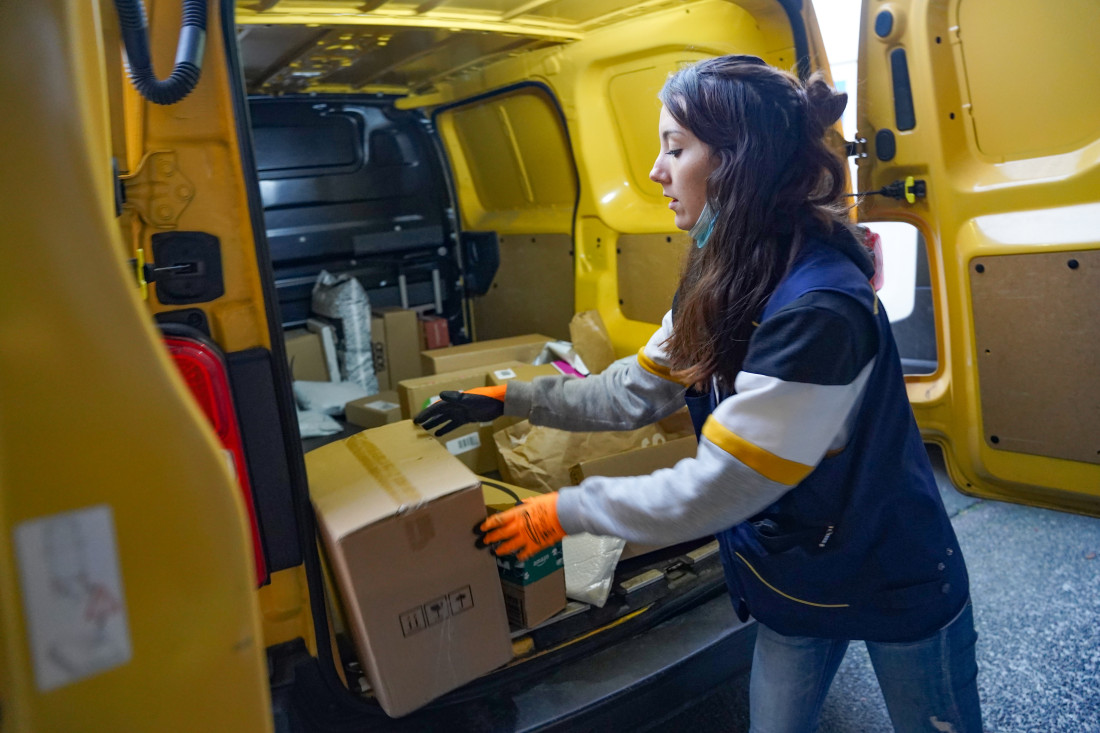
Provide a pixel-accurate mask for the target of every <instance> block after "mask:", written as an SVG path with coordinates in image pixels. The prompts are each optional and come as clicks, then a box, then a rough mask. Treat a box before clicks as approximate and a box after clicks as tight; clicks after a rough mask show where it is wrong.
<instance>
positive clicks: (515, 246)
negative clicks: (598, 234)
mask: <svg viewBox="0 0 1100 733" xmlns="http://www.w3.org/2000/svg"><path fill="white" fill-rule="evenodd" d="M499 244H500V267H499V268H498V269H497V274H496V277H495V278H493V283H492V285H490V287H489V291H488V292H487V293H486V294H485V295H483V296H481V297H477V298H474V299H473V301H472V305H473V313H474V318H473V321H474V335H475V336H476V338H477V339H478V340H483V339H496V338H505V337H507V336H516V335H519V334H524V333H544V334H546V335H547V336H553V337H554V338H558V339H563V340H568V339H569V320H570V319H571V318H572V317H573V253H572V238H571V237H570V236H569V235H568V234H538V233H535V234H508V235H501V236H500V237H499Z"/></svg>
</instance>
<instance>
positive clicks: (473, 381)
mask: <svg viewBox="0 0 1100 733" xmlns="http://www.w3.org/2000/svg"><path fill="white" fill-rule="evenodd" d="M521 366H524V364H523V363H521V362H518V361H508V362H502V363H500V364H490V365H488V366H477V367H473V368H471V369H463V370H460V371H457V372H447V373H445V374H430V375H428V376H425V377H418V378H416V379H406V380H405V381H403V382H399V383H398V385H397V393H398V395H399V396H400V398H401V414H402V415H403V416H404V417H406V418H414V417H416V416H417V415H419V414H420V411H421V410H423V409H424V408H425V407H427V406H428V405H429V404H430V403H431V401H432V399H433V398H435V397H436V396H437V395H439V393H440V392H443V391H446V390H455V391H456V392H461V391H462V390H466V389H473V388H474V387H484V386H486V375H487V374H488V373H489V372H491V371H493V370H494V369H515V368H516V367H521ZM514 422H515V418H500V419H498V420H496V421H494V422H491V423H482V424H480V425H476V424H471V425H463V426H462V427H460V428H458V429H457V430H453V431H452V432H450V433H447V434H446V435H443V436H441V437H439V438H438V440H439V442H440V443H441V444H443V446H444V447H445V448H446V449H447V450H448V451H449V452H450V453H451V454H452V455H454V456H455V457H457V458H458V459H459V460H460V461H462V462H463V463H465V464H466V465H467V466H469V467H470V468H471V469H472V470H474V471H479V472H481V473H485V472H487V471H495V470H496V468H497V449H496V442H495V441H494V440H493V432H494V431H496V430H503V429H504V428H505V427H507V426H508V425H509V424H511V423H514Z"/></svg>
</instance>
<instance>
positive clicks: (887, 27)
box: [875, 10, 894, 38]
mask: <svg viewBox="0 0 1100 733" xmlns="http://www.w3.org/2000/svg"><path fill="white" fill-rule="evenodd" d="M892 30H894V14H893V13H891V12H890V11H889V10H882V11H880V12H879V14H878V15H876V16H875V35H876V36H878V37H879V38H886V36H888V35H890V31H892Z"/></svg>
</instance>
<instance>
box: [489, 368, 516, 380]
mask: <svg viewBox="0 0 1100 733" xmlns="http://www.w3.org/2000/svg"><path fill="white" fill-rule="evenodd" d="M493 376H494V377H496V378H497V379H515V378H516V371H515V370H514V369H497V370H496V371H495V372H493Z"/></svg>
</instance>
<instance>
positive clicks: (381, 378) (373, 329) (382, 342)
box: [370, 316, 397, 391]
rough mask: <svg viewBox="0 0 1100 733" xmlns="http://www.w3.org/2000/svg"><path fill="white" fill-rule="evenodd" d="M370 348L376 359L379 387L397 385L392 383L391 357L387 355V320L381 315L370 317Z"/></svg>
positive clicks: (384, 388)
mask: <svg viewBox="0 0 1100 733" xmlns="http://www.w3.org/2000/svg"><path fill="white" fill-rule="evenodd" d="M370 350H371V356H372V357H373V360H374V376H376V377H377V378H378V389H380V390H383V391H385V390H387V389H390V387H391V386H392V387H396V386H397V385H396V384H392V385H391V384H390V371H389V364H388V362H389V359H388V358H387V356H386V322H385V321H384V320H383V319H382V317H381V316H372V317H371V319H370Z"/></svg>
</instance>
